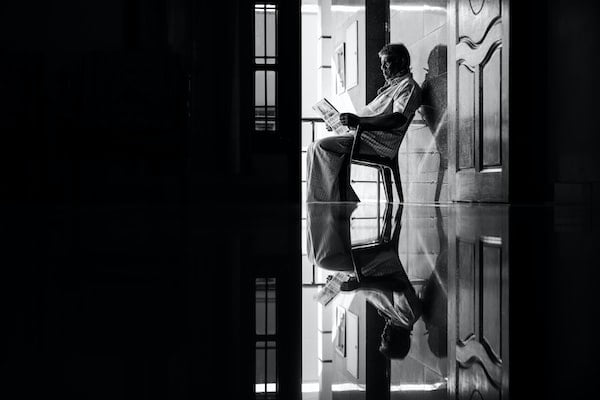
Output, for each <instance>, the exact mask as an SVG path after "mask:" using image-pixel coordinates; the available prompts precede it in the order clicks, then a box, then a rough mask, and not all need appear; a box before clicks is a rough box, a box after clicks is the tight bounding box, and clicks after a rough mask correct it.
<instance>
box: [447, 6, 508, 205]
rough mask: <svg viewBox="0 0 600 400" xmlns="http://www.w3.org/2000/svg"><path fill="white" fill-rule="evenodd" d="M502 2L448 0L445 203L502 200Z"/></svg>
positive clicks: (505, 197) (504, 172)
mask: <svg viewBox="0 0 600 400" xmlns="http://www.w3.org/2000/svg"><path fill="white" fill-rule="evenodd" d="M508 3H509V1H508V0H487V1H486V0H450V2H449V6H448V18H449V20H448V32H449V46H448V60H449V62H448V77H449V79H448V128H449V132H448V133H449V142H448V143H449V168H450V169H449V172H450V173H449V178H450V192H451V199H452V200H455V201H501V202H506V201H508V34H509V27H508Z"/></svg>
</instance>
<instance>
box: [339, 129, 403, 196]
mask: <svg viewBox="0 0 600 400" xmlns="http://www.w3.org/2000/svg"><path fill="white" fill-rule="evenodd" d="M362 132H363V129H362V127H361V126H360V125H358V126H357V127H356V135H355V137H354V143H353V144H352V152H351V153H350V163H349V167H348V169H349V171H348V176H351V175H350V170H351V166H352V164H357V165H364V166H367V167H374V168H377V169H378V171H379V173H380V174H381V177H382V180H383V184H384V187H385V196H386V198H387V201H389V202H392V201H394V195H393V189H392V174H394V181H395V182H396V190H397V191H398V201H400V202H402V201H404V197H403V196H402V184H401V182H400V168H399V167H398V152H396V156H395V157H394V158H388V157H380V156H375V155H366V154H360V153H359V149H360V142H361V136H362ZM398 147H399V146H398Z"/></svg>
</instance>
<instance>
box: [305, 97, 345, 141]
mask: <svg viewBox="0 0 600 400" xmlns="http://www.w3.org/2000/svg"><path fill="white" fill-rule="evenodd" d="M312 108H313V110H315V111H316V113H317V114H319V116H320V117H321V118H322V119H323V121H325V123H326V124H327V126H329V127H330V128H331V130H333V131H334V132H335V133H337V134H338V135H343V134H347V133H349V132H350V130H349V129H348V127H347V126H344V125H342V123H341V122H340V113H339V112H338V110H336V109H335V107H334V106H333V104H331V103H330V102H329V101H328V100H327V99H325V98H323V99H321V100H319V101H318V102H316V103H315V105H314V106H313V107H312Z"/></svg>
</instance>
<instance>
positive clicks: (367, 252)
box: [351, 204, 403, 282]
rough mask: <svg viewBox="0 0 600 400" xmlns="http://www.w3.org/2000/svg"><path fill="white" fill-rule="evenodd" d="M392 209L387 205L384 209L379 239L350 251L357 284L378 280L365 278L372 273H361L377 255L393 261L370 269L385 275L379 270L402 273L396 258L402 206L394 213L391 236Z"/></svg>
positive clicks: (398, 260)
mask: <svg viewBox="0 0 600 400" xmlns="http://www.w3.org/2000/svg"><path fill="white" fill-rule="evenodd" d="M392 209H393V206H392V205H391V204H387V205H386V207H385V217H384V223H383V229H382V232H381V234H380V235H379V238H378V240H377V241H376V242H372V243H368V244H364V245H358V246H356V245H353V246H352V250H351V256H352V264H353V266H354V274H355V276H356V280H357V281H359V282H361V281H362V282H364V281H369V280H379V279H378V278H375V277H366V276H365V272H366V273H367V274H369V272H372V271H363V266H364V265H365V264H368V263H369V262H368V261H371V260H376V259H378V255H381V254H386V253H387V254H389V255H391V256H393V260H390V259H389V258H388V259H387V262H386V264H387V263H390V265H375V266H373V267H372V268H371V269H378V270H379V271H378V272H383V275H385V271H382V270H381V268H382V267H383V268H385V267H391V268H392V269H393V271H394V272H399V271H400V270H401V271H402V272H403V269H402V264H401V262H400V259H399V258H398V244H399V240H400V228H401V222H400V221H401V220H400V218H401V214H402V206H400V208H399V209H398V211H397V212H396V216H395V218H394V219H395V220H396V226H395V227H394V232H393V234H392V225H393V221H392ZM398 267H399V269H398Z"/></svg>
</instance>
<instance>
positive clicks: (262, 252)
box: [0, 203, 600, 400]
mask: <svg viewBox="0 0 600 400" xmlns="http://www.w3.org/2000/svg"><path fill="white" fill-rule="evenodd" d="M599 216H600V213H598V210H593V209H589V208H578V207H519V206H500V205H495V206H494V205H489V206H478V205H442V206H432V205H416V204H415V205H407V204H405V205H400V204H393V205H386V204H385V203H381V204H379V205H378V204H376V203H360V204H358V205H351V204H318V205H317V204H315V205H308V206H306V205H305V206H304V207H303V208H300V207H298V206H274V205H266V204H265V205H263V206H257V205H244V204H242V205H236V206H225V205H222V204H214V205H212V206H203V207H194V206H187V207H166V206H144V207H142V206H131V205H130V206H93V205H87V206H84V205H81V206H72V207H46V208H39V207H38V208H35V207H3V208H1V209H0V221H1V224H0V235H1V239H2V241H1V243H2V254H3V255H4V259H3V261H4V263H3V266H2V268H1V269H0V274H1V275H0V293H1V294H2V301H1V302H0V312H1V313H0V316H1V317H2V327H3V328H2V330H1V332H2V333H1V334H0V335H1V338H2V341H1V343H2V344H1V345H0V367H1V370H0V394H1V395H2V398H7V399H8V398H10V399H30V398H41V397H56V396H60V398H63V399H105V398H110V399H192V398H194V399H204V398H227V399H228V398H236V399H285V400H287V399H415V400H416V399H442V398H453V399H454V398H461V399H463V398H464V399H479V398H511V399H518V398H543V399H548V398H557V399H558V398H562V399H565V398H594V397H595V396H593V393H595V392H596V391H597V389H596V388H595V379H596V376H597V373H598V367H597V364H598V360H599V359H600V354H599V351H598V347H599V346H598V334H597V332H598V331H597V329H596V325H597V324H596V321H598V318H599V317H600V313H599V311H598V310H599V308H598V304H599V302H598V301H597V293H599V290H598V282H599V279H598V278H599V277H600V273H599V271H600V269H599V268H598V267H599V265H598V264H599V263H598V256H597V253H598V248H599V247H598V243H600V240H599V239H600V228H599V227H600V219H599ZM215 392H217V393H218V396H217V397H215V396H214V393H215Z"/></svg>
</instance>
